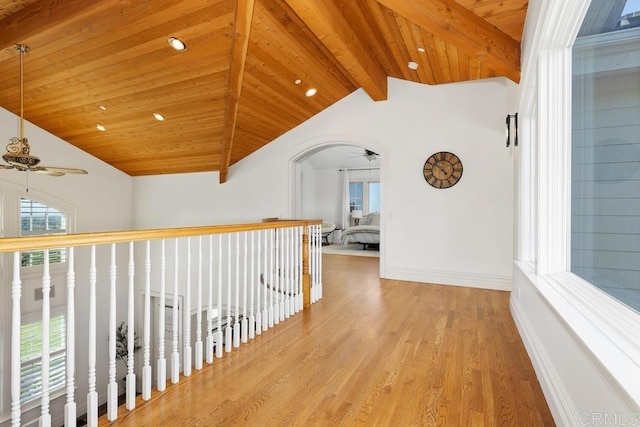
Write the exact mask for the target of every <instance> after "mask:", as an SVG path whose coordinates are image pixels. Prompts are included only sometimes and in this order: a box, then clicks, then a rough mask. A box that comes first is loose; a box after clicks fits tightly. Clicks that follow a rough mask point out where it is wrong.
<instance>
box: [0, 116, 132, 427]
mask: <svg viewBox="0 0 640 427" xmlns="http://www.w3.org/2000/svg"><path fill="white" fill-rule="evenodd" d="M17 131H18V119H17V117H16V116H15V115H13V114H11V113H10V112H8V111H6V110H4V109H0V141H4V142H6V143H9V139H10V138H11V137H13V136H16V133H17ZM26 136H27V137H28V139H29V142H30V144H31V151H32V153H31V154H34V155H36V156H38V157H40V159H41V160H42V164H44V165H49V166H63V167H82V168H84V169H86V170H87V171H88V172H89V174H88V175H86V176H78V175H66V176H63V177H58V178H56V177H50V176H45V175H38V174H29V192H28V193H27V192H26V183H27V181H26V180H27V176H26V174H25V173H19V172H16V171H15V170H0V196H1V198H2V204H1V205H0V207H1V208H3V209H2V211H1V212H0V213H1V214H2V215H1V217H2V230H3V236H4V237H9V236H16V235H17V234H18V224H19V217H18V212H19V211H18V206H19V204H18V199H19V198H20V197H21V196H22V197H31V198H33V199H36V200H43V201H48V202H50V203H56V204H58V205H59V206H60V205H63V206H65V207H71V208H72V210H73V212H74V213H75V215H74V216H75V219H76V221H75V231H76V232H90V231H112V230H126V229H130V228H131V227H132V192H133V188H132V180H131V178H130V177H129V176H128V175H126V174H124V173H122V172H119V171H118V170H116V169H114V168H112V167H111V166H109V165H107V164H105V163H104V162H101V161H100V160H98V159H96V158H94V157H92V156H89V155H88V154H86V153H85V152H83V151H81V150H79V149H77V148H75V147H73V146H71V145H69V144H67V143H65V142H64V141H62V140H60V139H58V138H56V137H54V136H53V135H51V134H49V133H47V132H45V131H43V130H41V129H39V128H37V127H35V126H32V125H30V124H28V123H27V128H26ZM4 142H3V144H4ZM120 258H121V259H120V263H119V265H126V263H127V261H126V257H124V258H122V257H120ZM2 265H3V266H5V268H4V269H0V275H1V276H0V283H1V284H2V294H1V295H2V296H1V297H0V313H1V314H0V326H1V328H0V330H1V332H2V335H1V336H0V342H1V345H2V358H1V360H2V365H1V366H0V368H1V369H2V372H4V373H6V374H5V375H3V376H2V390H3V391H4V393H3V394H2V402H1V403H0V405H1V406H0V425H5V424H4V422H3V421H2V420H5V417H6V416H8V411H9V409H10V408H9V402H10V393H9V390H10V389H9V381H10V375H9V362H10V357H9V351H10V324H11V317H10V314H11V290H10V286H11V284H10V281H11V278H10V275H9V274H8V273H7V272H6V271H7V268H6V266H8V265H11V263H10V260H9V255H3V256H2ZM76 265H78V266H80V265H84V266H87V265H88V261H87V254H86V251H85V252H82V251H80V252H78V255H77V256H76ZM108 269H109V266H108V264H105V263H100V264H98V281H99V286H98V299H99V300H103V301H104V300H106V299H107V295H108V294H107V291H108V286H104V284H106V283H108V279H107V272H108ZM123 273H124V274H126V268H123V269H121V271H120V273H119V281H120V282H122V283H121V285H122V286H124V283H125V281H126V276H123ZM76 277H77V287H76V292H75V297H76V302H77V311H76V316H77V317H76V322H77V328H76V334H77V340H78V341H79V342H80V343H86V339H87V336H88V333H87V330H86V325H87V324H88V308H87V303H88V300H89V289H88V270H87V269H77V270H76ZM59 278H62V279H63V280H64V275H63V274H62V275H56V274H55V272H54V273H53V274H52V280H53V285H54V286H56V293H57V297H56V299H60V298H59V296H64V288H65V282H64V281H62V282H56V280H57V279H59ZM123 279H125V280H123ZM27 287H28V283H26V281H25V289H23V296H22V303H23V304H22V305H23V306H27V307H33V306H35V305H38V304H37V303H34V302H33V301H29V300H30V299H33V292H29V291H28V289H26V288H27ZM121 303H122V304H120V305H121V306H122V309H124V302H121ZM64 305H66V304H65V303H64V302H63V306H64ZM107 315H108V313H107V312H106V307H105V305H104V304H102V305H100V306H99V309H98V319H97V321H98V325H99V330H98V340H97V345H98V353H97V354H98V366H106V363H107V359H106V357H104V355H105V354H106V346H107V334H106V330H105V329H104V328H103V326H105V325H106V324H107ZM87 360H88V355H87V348H86V345H82V344H80V345H79V348H78V353H77V356H76V373H77V380H76V385H77V395H76V396H77V399H76V401H77V402H78V408H79V413H81V412H82V411H83V410H84V405H85V404H84V402H86V399H85V396H86V393H87V381H88V380H87V376H88V367H87V365H88V363H87ZM104 373H105V372H104V370H102V374H104ZM98 386H99V387H100V388H99V390H106V378H105V376H104V375H101V376H100V377H99V378H98ZM63 404H64V401H63V399H58V400H56V401H54V402H52V407H51V411H52V415H53V419H54V423H55V422H56V420H57V417H59V416H61V415H62V413H61V411H60V408H61V406H62V405H63ZM37 415H39V409H37V410H35V411H32V412H31V413H29V414H25V415H23V419H22V421H23V423H24V422H27V421H28V420H29V419H33V418H34V417H36V416H37Z"/></svg>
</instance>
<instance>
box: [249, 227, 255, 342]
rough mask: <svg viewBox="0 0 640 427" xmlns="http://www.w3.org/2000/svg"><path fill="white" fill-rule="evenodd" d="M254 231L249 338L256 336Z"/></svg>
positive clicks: (253, 238) (252, 240) (252, 237)
mask: <svg viewBox="0 0 640 427" xmlns="http://www.w3.org/2000/svg"><path fill="white" fill-rule="evenodd" d="M255 249H256V247H255V231H254V230H252V231H251V287H250V289H251V295H250V296H249V301H250V303H249V304H250V305H249V321H248V327H249V339H254V338H255V336H256V316H255V311H254V310H255V301H254V298H255V295H256V294H255V289H256V268H255V267H256V256H255V255H256V254H255Z"/></svg>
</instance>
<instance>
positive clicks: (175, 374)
mask: <svg viewBox="0 0 640 427" xmlns="http://www.w3.org/2000/svg"><path fill="white" fill-rule="evenodd" d="M179 261H180V259H179V258H178V239H177V238H176V239H175V246H174V255H173V319H172V320H171V323H172V331H173V335H172V337H171V339H172V341H171V383H172V384H177V383H178V381H180V353H179V352H178V338H179V337H178V333H179V329H178V307H179V304H180V297H179V295H178V265H179Z"/></svg>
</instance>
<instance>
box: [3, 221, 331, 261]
mask: <svg viewBox="0 0 640 427" xmlns="http://www.w3.org/2000/svg"><path fill="white" fill-rule="evenodd" d="M318 224H322V220H280V221H274V222H256V223H247V224H227V225H211V226H204V227H182V228H158V229H148V230H128V231H105V232H95V233H76V234H59V235H48V236H25V237H5V238H2V239H0V253H3V252H21V251H30V250H40V249H53V248H60V247H65V248H66V247H71V246H87V245H99V244H108V243H123V242H135V241H141V240H157V239H168V238H177V237H189V236H202V235H209V234H223V233H236V232H241V231H251V230H265V229H271V228H286V227H300V226H308V225H318Z"/></svg>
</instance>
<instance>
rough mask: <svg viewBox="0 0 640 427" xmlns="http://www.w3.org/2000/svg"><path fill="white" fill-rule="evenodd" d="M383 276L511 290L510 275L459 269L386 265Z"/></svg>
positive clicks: (412, 280) (511, 280) (511, 279)
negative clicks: (468, 271)
mask: <svg viewBox="0 0 640 427" xmlns="http://www.w3.org/2000/svg"><path fill="white" fill-rule="evenodd" d="M382 271H383V272H384V276H383V278H385V279H394V280H406V281H409V282H424V283H434V284H438V285H453V286H466V287H470V288H481V289H493V290H497V291H511V289H512V282H513V278H512V276H499V275H496V274H479V273H466V272H460V271H445V270H429V269H419V268H402V267H391V266H386V268H384V269H383V270H381V272H382Z"/></svg>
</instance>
